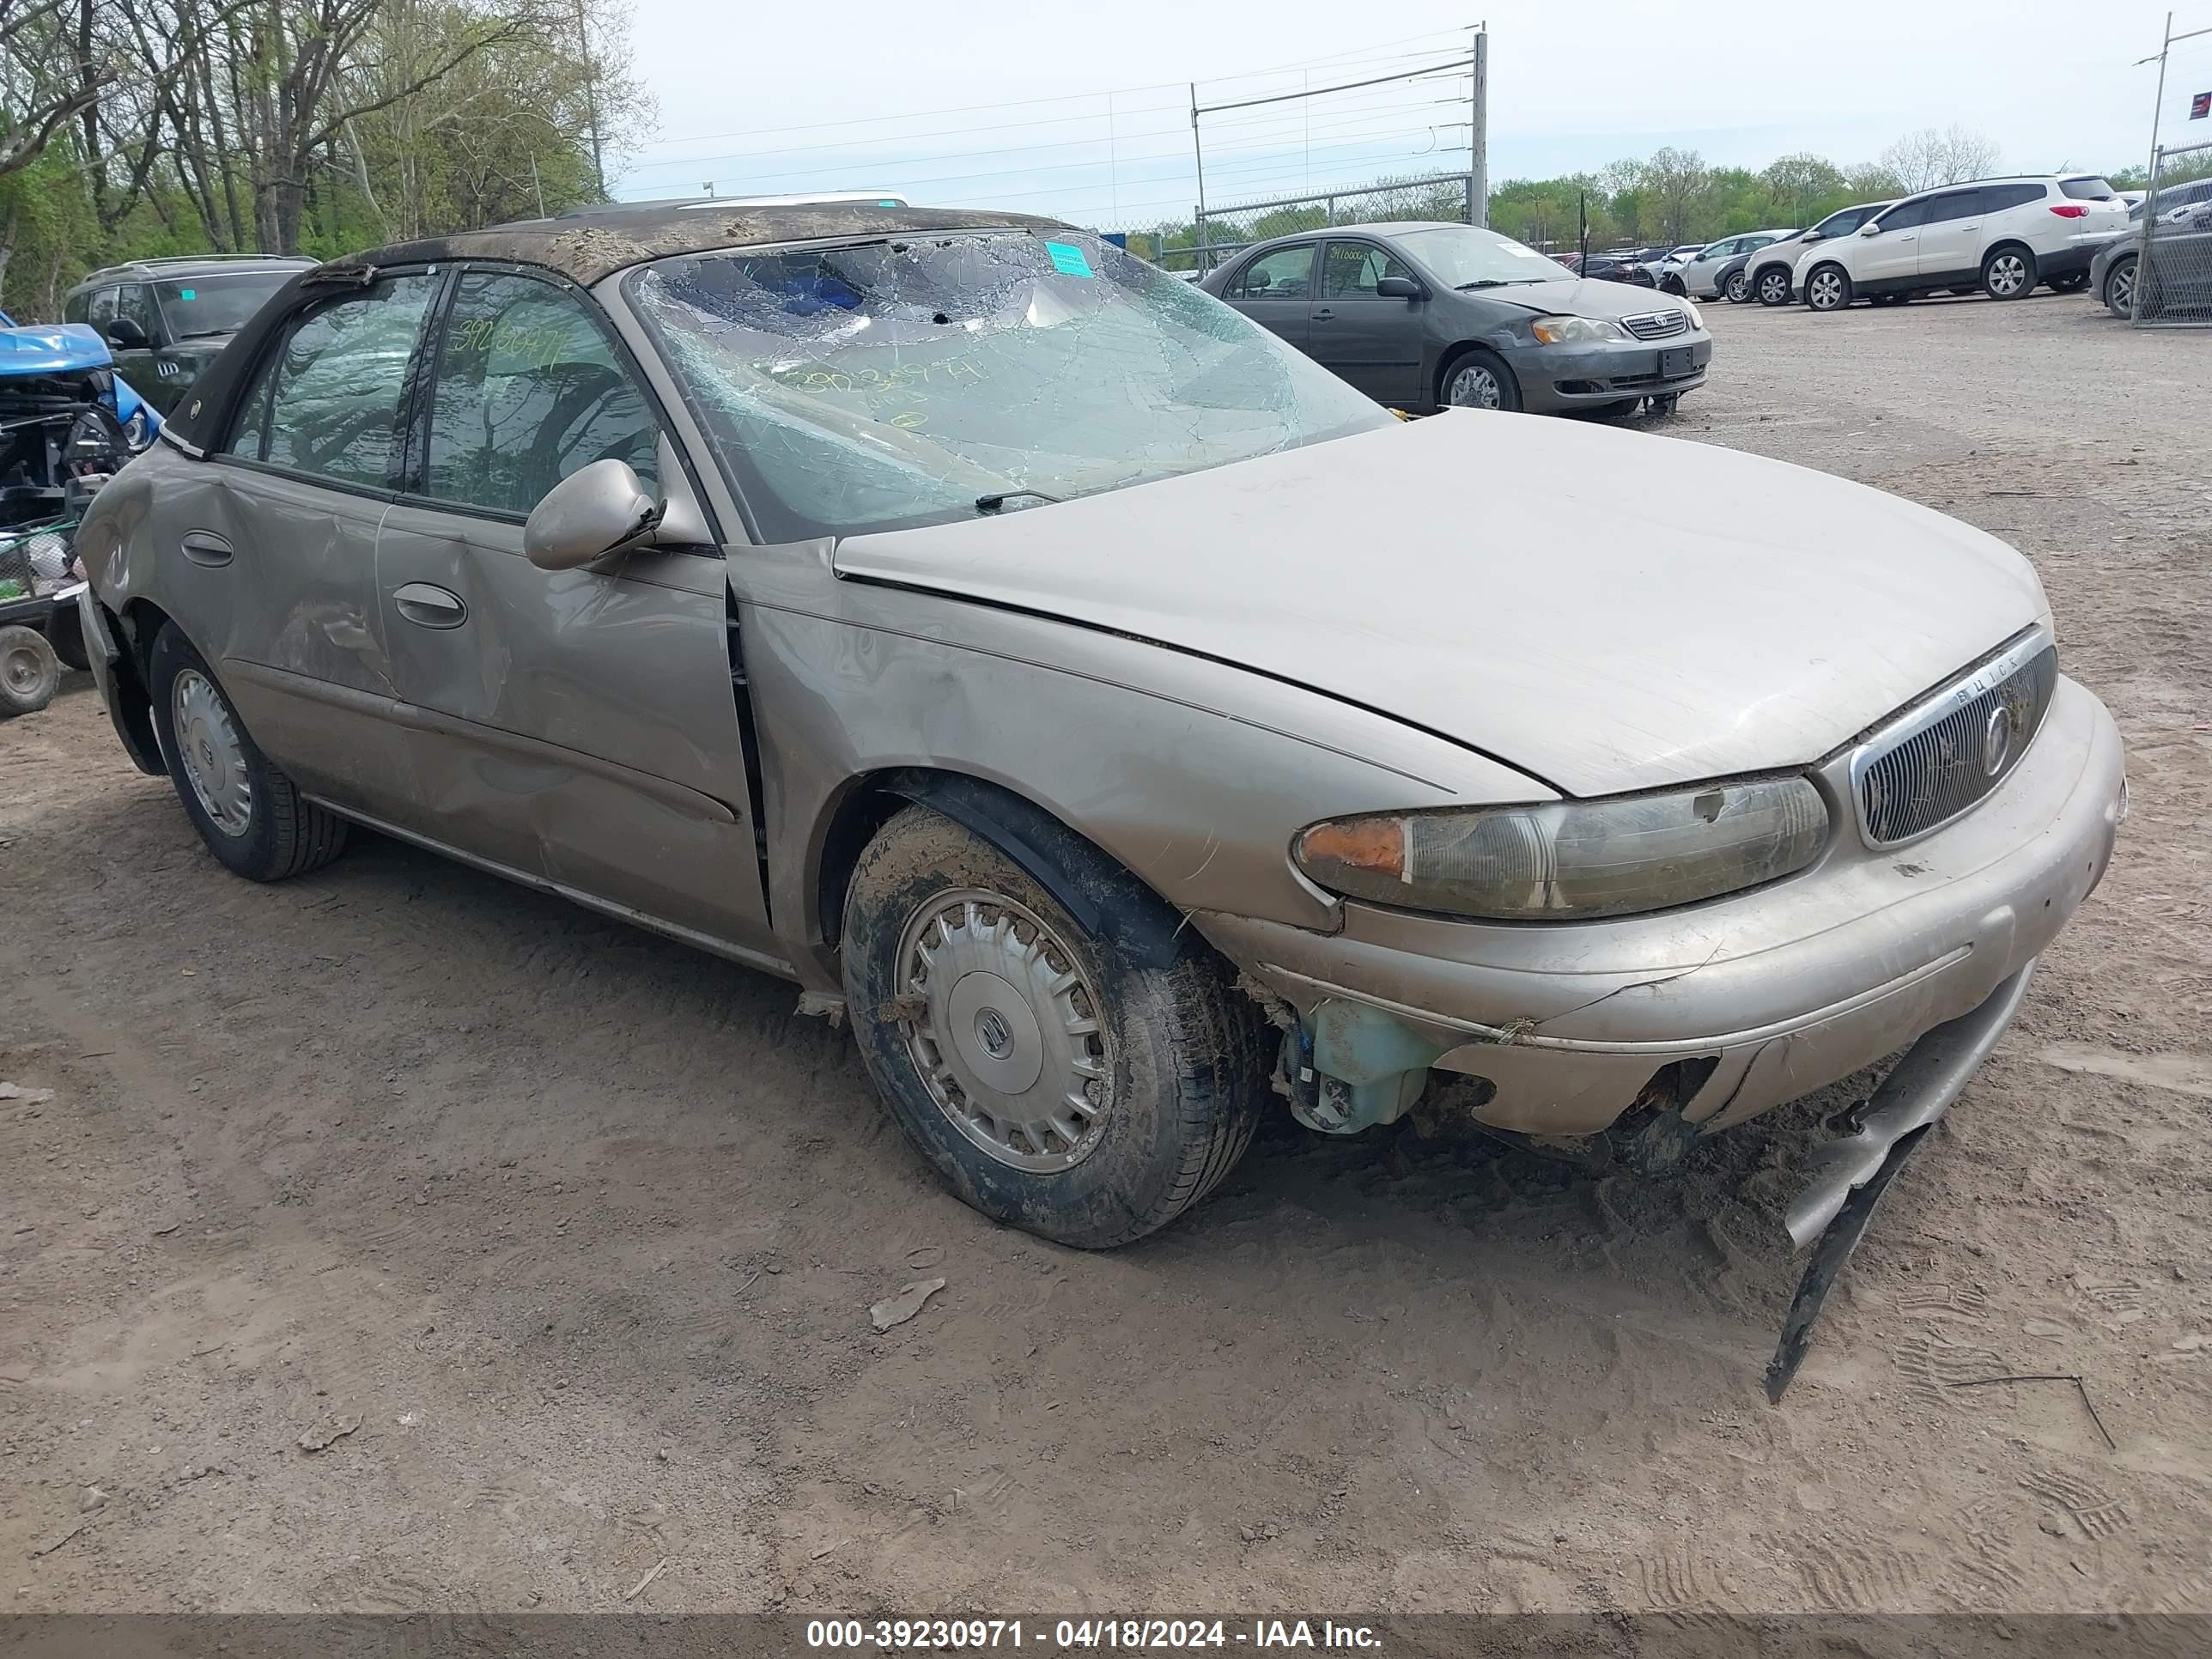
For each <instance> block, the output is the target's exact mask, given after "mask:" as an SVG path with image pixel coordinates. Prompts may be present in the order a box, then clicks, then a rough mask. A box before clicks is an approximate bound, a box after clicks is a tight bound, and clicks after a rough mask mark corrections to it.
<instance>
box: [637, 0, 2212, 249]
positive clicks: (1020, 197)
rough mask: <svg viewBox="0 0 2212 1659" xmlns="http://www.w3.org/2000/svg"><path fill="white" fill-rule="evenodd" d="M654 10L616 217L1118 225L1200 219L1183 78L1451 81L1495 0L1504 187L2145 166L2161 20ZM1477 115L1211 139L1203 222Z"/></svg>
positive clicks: (2086, 4) (1447, 150)
mask: <svg viewBox="0 0 2212 1659" xmlns="http://www.w3.org/2000/svg"><path fill="white" fill-rule="evenodd" d="M635 4H636V8H637V9H636V16H635V47H636V52H637V61H638V64H639V66H640V68H641V70H643V72H644V73H645V75H646V76H647V80H648V81H649V82H650V83H651V84H652V86H653V89H654V91H655V93H656V94H657V95H658V97H659V110H660V118H659V126H658V129H657V131H656V132H655V134H654V136H653V138H652V140H651V141H650V142H648V143H646V144H644V145H642V146H641V148H640V149H638V150H637V151H636V153H635V155H632V156H631V157H630V158H629V162H628V165H627V166H626V167H625V168H624V169H623V172H622V173H620V174H619V175H617V177H614V178H611V179H610V181H609V182H610V185H611V186H612V188H613V190H614V191H615V193H616V194H617V195H618V196H623V197H646V196H668V195H696V194H698V193H700V192H701V191H702V186H703V185H705V184H706V183H707V182H708V181H709V180H711V181H713V182H714V186H715V193H717V194H720V195H738V194H759V193H769V192H794V191H807V190H817V191H818V190H829V189H840V188H856V189H890V190H896V191H901V192H902V193H903V194H905V195H907V196H908V197H910V198H911V199H913V200H915V201H916V202H920V203H926V204H945V205H952V204H958V205H963V206H994V205H1003V206H1006V207H1010V208H1017V209H1022V210H1030V211H1034V212H1044V213H1054V214H1059V215H1062V216H1066V217H1069V218H1072V219H1075V220H1077V221H1079V222H1086V223H1091V224H1094V225H1097V226H1099V227H1101V228H1108V229H1112V228H1127V227H1129V226H1137V227H1142V226H1145V225H1147V224H1150V223H1153V222H1160V221H1164V220H1171V219H1181V218H1186V217H1188V209H1189V204H1190V203H1191V202H1192V200H1193V199H1194V178H1193V173H1192V162H1191V154H1190V150H1191V144H1190V124H1189V118H1188V113H1187V110H1186V102H1187V94H1186V92H1185V87H1184V83H1185V82H1188V81H1189V80H1191V79H1194V78H1195V79H1196V80H1197V81H1198V82H1200V86H1199V97H1200V102H1201V103H1202V104H1203V103H1222V102H1230V101H1235V100H1243V99H1249V98H1256V97H1263V96H1266V95H1267V94H1273V93H1277V92H1282V91H1293V90H1297V89H1299V88H1302V87H1305V86H1312V87H1332V86H1335V85H1338V84H1340V83H1341V82H1352V81H1361V80H1365V79H1368V78H1370V76H1378V75H1390V74H1395V73H1398V72H1401V71H1403V70H1407V69H1411V68H1414V67H1417V66H1418V65H1419V64H1421V63H1422V62H1424V61H1431V62H1443V61H1445V60H1447V59H1448V58H1449V57H1450V55H1451V54H1453V53H1455V52H1460V53H1463V52H1464V50H1465V42H1466V40H1467V38H1468V37H1467V35H1466V33H1464V27H1465V25H1467V24H1468V23H1469V22H1470V21H1473V18H1472V16H1471V15H1470V14H1471V13H1473V12H1474V10H1475V9H1476V7H1477V6H1481V5H1485V4H1486V5H1487V7H1488V20H1489V25H1490V35H1491V46H1490V96H1491V112H1490V165H1491V177H1492V180H1493V181H1503V180H1504V179H1511V178H1516V177H1525V176H1546V175H1549V174H1553V173H1564V172H1571V171H1573V170H1576V169H1578V168H1584V167H1589V168H1595V167H1602V166H1603V165H1604V164H1605V163H1606V162H1607V161H1613V160H1616V159H1618V158H1620V157H1622V156H1628V155H1648V154H1649V153H1650V151H1651V150H1653V149H1656V148H1658V147H1659V146H1661V145H1662V144H1674V145H1679V146H1682V147H1684V148H1687V149H1695V150H1698V151H1699V152H1701V153H1702V154H1703V155H1704V156H1705V159H1706V160H1707V161H1710V162H1713V163H1716V164H1727V165H1742V166H1748V167H1761V166H1764V165H1765V163H1766V162H1768V161H1771V160H1772V159H1773V158H1774V157H1775V156H1777V155H1781V154H1784V153H1785V152H1789V151H1793V150H1812V151H1814V152H1816V153H1819V154H1821V155H1826V156H1828V157H1829V158H1830V159H1831V160H1832V161H1836V162H1838V164H1844V165H1848V164H1849V163H1850V162H1853V161H1869V160H1872V159H1873V158H1874V157H1875V155H1878V154H1879V153H1880V151H1881V149H1882V148H1883V147H1884V146H1885V145H1886V144H1887V143H1890V142H1891V141H1892V140H1893V139H1894V138H1895V137H1898V136H1899V134H1900V133H1902V132H1905V131H1908V130H1910V129H1912V128H1917V127H1924V126H1944V125H1950V124H1952V123H1954V122H1955V123H1958V124H1960V125H1964V126H1967V127H1971V128H1973V129H1976V130H1978V131H1981V132H1984V133H1985V134H1987V135H1988V136H1989V137H1990V138H1991V139H1993V140H1995V141H1996V144H1997V145H1998V147H1999V148H2000V149H2001V150H2002V155H2003V161H2004V165H2005V167H2007V169H2008V170H2020V171H2041V170H2047V169H2051V168H2055V167H2061V166H2083V167H2122V166H2126V165H2130V164H2135V165H2140V164H2141V163H2142V161H2144V160H2145V159H2146V158H2147V156H2148V151H2149V145H2150V117H2151V106H2152V101H2153V97H2152V94H2153V90H2154V85H2155V76H2156V73H2157V70H2156V66H2155V65H2154V64H2148V65H2144V66H2142V67H2135V66H2134V65H2135V60H2136V59H2137V58H2143V57H2146V56H2148V55H2150V54H2152V53H2154V52H2156V51H2157V49H2158V44H2159V38H2160V30H2161V27H2162V26H2163V22H2164V17H2165V12H2166V6H2165V5H2164V4H2163V3H2155V4H2147V3H2142V0H2002V3H1997V0H1917V3H1899V0H1858V3H1856V4H1852V5H1848V6H1805V5H1781V6H1774V5H1769V6H1756V7H1752V6H1725V5H1723V6H1704V7H1691V6H1688V5H1684V4H1680V3H1674V0H1669V3H1665V4H1652V3H1635V0H1580V3H1577V4H1575V5H1571V6H1563V5H1560V4H1558V3H1556V0H1473V3H1468V4H1462V3H1458V0H1454V3H1449V4H1448V3H1444V0H1401V3H1399V4H1397V5H1395V6H1390V7H1383V6H1357V5H1352V6H1347V5H1345V4H1342V3H1322V0H1274V3H1273V4H1271V5H1269V6H1267V7H1265V8H1253V7H1248V6H1224V5H1212V4H1206V3H1203V0H1120V3H1118V4H1116V5H1115V6H1112V7H1102V6H1097V5H1083V6H1076V5H1072V4H1067V3H1065V0H1061V3H1058V4H1054V3H1050V0H1048V3H1046V4H1043V5H1041V6H1040V5H1032V6H1030V7H1013V6H1007V5H1004V4H992V5H980V4H971V5H952V6H946V5H938V6H931V7H923V6H918V5H916V4H915V3H913V0H902V3H896V4H893V3H887V0H846V3H843V4H840V5H836V6H819V5H813V6H810V5H790V6H782V7H769V6H763V7H746V8H744V9H738V8H734V7H732V6H730V5H729V4H728V3H727V0H635ZM2178 10H2179V15H2178V16H2177V17H2176V20H2175V23H2174V27H2175V28H2176V29H2177V30H2185V29H2189V28H2192V27H2199V28H2201V27H2212V0H2194V3H2193V5H2192V4H2191V3H2188V0H2184V3H2182V4H2180V5H2179V7H2178ZM1423 30H1426V31H1429V33H1419V31H1423ZM1423 52H1428V53H1430V54H1431V57H1429V58H1426V59H1424V58H1422V57H1421V56H1420V54H1421V53H1423ZM2205 90H2212V36H2208V37H2206V38H2204V39H2202V40H2195V41H2190V42H2187V43H2185V44H2184V45H2182V46H2177V47H2176V48H2175V49H2174V52H2173V57H2172V64H2171V67H2170V68H2169V70H2168V74H2167V82H2166V107H2165V122H2166V142H2167V143H2179V142H2185V141H2187V140H2189V139H2196V138H2212V121H2204V122H2199V123H2196V124H2193V125H2192V124H2191V123H2190V122H2188V121H2187V120H2185V115H2186V113H2187V108H2188V101H2189V97H2190V94H2191V93H2194V92H2198V91H2205ZM1465 94H1466V82H1464V81H1463V80H1459V79H1455V76H1454V73H1453V72H1449V71H1448V72H1445V73H1442V74H1439V75H1437V76H1433V77H1431V78H1429V79H1426V80H1419V81H1401V82H1392V83H1389V84H1385V85H1383V86H1377V87H1370V88H1361V89H1359V90H1357V91H1349V92H1343V93H1339V94H1334V95H1332V96H1330V97H1328V98H1325V99H1316V100H1305V101H1302V102H1297V103H1286V104H1271V105H1264V106H1260V107H1257V108H1254V109H1247V110H1237V111H1225V112H1221V113H1219V114H1216V115H1209V116H1207V117H1206V121H1205V125H1204V128H1203V132H1204V137H1205V141H1206V149H1207V200H1208V202H1209V203H1210V204H1225V203H1228V202H1233V201H1237V200H1255V199H1259V198H1261V197H1273V196H1279V195H1288V194H1291V193H1294V192H1296V191H1299V190H1302V189H1304V188H1308V187H1319V186H1324V185H1332V184H1339V183H1350V182H1358V181H1362V180H1364V179H1370V178H1373V177H1375V176H1376V175H1377V174H1380V173H1425V172H1431V171H1434V172H1449V171H1455V170H1460V169H1462V168H1463V167H1465V165H1466V162H1465V155H1466V151H1465V149H1464V146H1465V144H1466V142H1467V134H1466V127H1465V125H1464V124H1465V123H1466V121H1467V119H1468V116H1467V111H1466V106H1465V103H1464V99H1465ZM1454 124H1460V125H1454Z"/></svg>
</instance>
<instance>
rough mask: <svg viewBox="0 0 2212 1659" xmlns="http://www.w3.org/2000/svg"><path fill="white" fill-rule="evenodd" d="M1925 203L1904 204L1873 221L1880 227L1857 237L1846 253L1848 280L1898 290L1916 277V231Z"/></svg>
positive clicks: (1917, 256) (1917, 260) (1864, 286)
mask: <svg viewBox="0 0 2212 1659" xmlns="http://www.w3.org/2000/svg"><path fill="white" fill-rule="evenodd" d="M1927 216H1928V202H1927V201H1926V200H1924V199H1923V200H1922V201H1917V202H1905V203H1902V204H1899V205H1898V206H1896V207H1893V208H1892V209H1890V210H1889V211H1888V212H1887V213H1885V214H1883V215H1882V216H1881V218H1879V219H1877V220H1876V221H1875V224H1876V225H1877V226H1879V227H1880V228H1878V229H1876V230H1875V231H1874V232H1872V233H1871V234H1867V235H1863V236H1861V237H1860V238H1859V240H1858V241H1857V245H1856V246H1854V247H1853V248H1852V250H1851V252H1850V270H1851V281H1852V282H1853V283H1855V284H1857V286H1858V287H1860V288H1862V289H1864V288H1872V289H1876V290H1877V291H1879V290H1880V289H1882V288H1885V287H1902V286H1904V285H1905V284H1907V283H1910V282H1911V281H1912V280H1913V279H1914V278H1915V277H1917V276H1919V274H1920V228H1921V226H1922V225H1923V223H1924V222H1926V220H1927Z"/></svg>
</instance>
